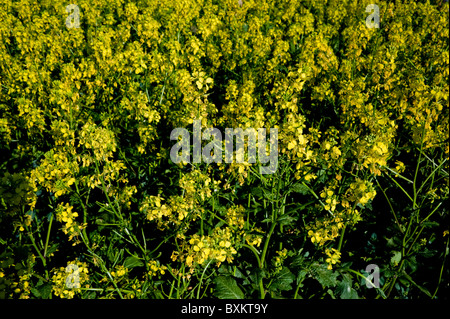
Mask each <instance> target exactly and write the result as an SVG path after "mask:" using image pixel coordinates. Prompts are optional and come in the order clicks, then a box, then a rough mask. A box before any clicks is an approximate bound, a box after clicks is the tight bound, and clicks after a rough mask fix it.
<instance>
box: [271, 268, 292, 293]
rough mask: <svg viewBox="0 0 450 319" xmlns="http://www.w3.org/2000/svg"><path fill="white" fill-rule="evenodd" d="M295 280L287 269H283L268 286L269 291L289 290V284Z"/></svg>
mask: <svg viewBox="0 0 450 319" xmlns="http://www.w3.org/2000/svg"><path fill="white" fill-rule="evenodd" d="M294 280H295V275H294V274H293V273H292V272H291V271H290V270H289V268H287V267H283V269H281V271H280V272H279V273H277V274H276V275H275V278H274V279H273V281H272V284H271V285H270V289H271V290H275V289H278V290H285V291H286V290H291V289H292V287H291V284H292V283H293V282H294Z"/></svg>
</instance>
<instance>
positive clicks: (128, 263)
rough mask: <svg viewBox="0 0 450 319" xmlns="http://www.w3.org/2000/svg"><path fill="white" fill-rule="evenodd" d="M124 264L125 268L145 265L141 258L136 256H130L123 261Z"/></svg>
mask: <svg viewBox="0 0 450 319" xmlns="http://www.w3.org/2000/svg"><path fill="white" fill-rule="evenodd" d="M123 266H124V267H125V268H128V269H130V268H134V267H142V266H144V263H143V262H142V260H140V259H139V258H136V257H134V256H129V257H127V258H126V259H125V261H124V262H123Z"/></svg>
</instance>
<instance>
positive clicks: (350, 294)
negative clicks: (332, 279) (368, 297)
mask: <svg viewBox="0 0 450 319" xmlns="http://www.w3.org/2000/svg"><path fill="white" fill-rule="evenodd" d="M336 292H337V293H339V294H340V296H339V297H340V298H341V299H359V296H358V293H357V292H356V290H355V289H353V288H352V277H351V276H350V275H349V274H344V275H343V279H342V281H341V282H340V283H339V284H338V286H337V288H336Z"/></svg>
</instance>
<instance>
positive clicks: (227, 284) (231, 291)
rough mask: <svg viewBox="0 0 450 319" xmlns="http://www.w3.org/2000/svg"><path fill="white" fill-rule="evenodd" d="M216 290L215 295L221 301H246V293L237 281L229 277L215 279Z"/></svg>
mask: <svg viewBox="0 0 450 319" xmlns="http://www.w3.org/2000/svg"><path fill="white" fill-rule="evenodd" d="M215 283H216V289H215V292H214V295H215V296H216V297H217V298H219V299H244V293H243V292H242V290H241V289H240V288H239V286H238V285H237V283H236V280H234V279H233V278H231V277H229V276H218V277H217V278H216V279H215Z"/></svg>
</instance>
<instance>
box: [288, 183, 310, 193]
mask: <svg viewBox="0 0 450 319" xmlns="http://www.w3.org/2000/svg"><path fill="white" fill-rule="evenodd" d="M292 191H293V192H295V193H300V194H302V195H308V194H309V190H308V187H306V186H305V185H303V184H301V183H297V184H295V185H294V186H292Z"/></svg>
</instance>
